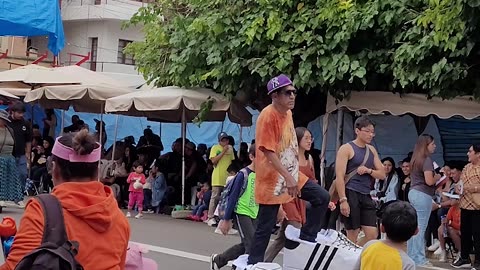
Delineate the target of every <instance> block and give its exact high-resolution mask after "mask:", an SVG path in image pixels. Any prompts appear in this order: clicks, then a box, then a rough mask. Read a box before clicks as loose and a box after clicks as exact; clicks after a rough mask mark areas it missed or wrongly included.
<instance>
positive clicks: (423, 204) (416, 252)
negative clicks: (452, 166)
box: [407, 189, 432, 265]
mask: <svg viewBox="0 0 480 270" xmlns="http://www.w3.org/2000/svg"><path fill="white" fill-rule="evenodd" d="M408 199H409V200H410V203H411V204H412V206H413V208H415V210H416V211H417V220H418V233H417V234H416V235H414V236H413V237H412V238H410V240H408V242H407V247H408V256H409V257H410V258H412V260H413V261H414V262H415V264H416V265H424V264H426V263H427V262H428V260H427V258H426V257H425V231H426V229H427V226H428V220H429V218H430V213H431V212H432V196H430V195H427V194H425V193H423V192H420V191H418V190H415V189H411V190H410V192H409V193H408Z"/></svg>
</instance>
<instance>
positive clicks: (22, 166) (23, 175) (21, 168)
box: [15, 155, 28, 192]
mask: <svg viewBox="0 0 480 270" xmlns="http://www.w3.org/2000/svg"><path fill="white" fill-rule="evenodd" d="M15 161H16V163H17V170H18V175H19V177H20V184H21V185H22V192H23V190H24V189H25V182H26V180H27V177H28V169H27V157H25V155H23V156H19V157H16V158H15Z"/></svg>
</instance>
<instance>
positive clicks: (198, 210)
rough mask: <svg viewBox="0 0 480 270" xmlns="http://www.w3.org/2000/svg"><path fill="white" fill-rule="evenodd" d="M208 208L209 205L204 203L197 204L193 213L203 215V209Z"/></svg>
mask: <svg viewBox="0 0 480 270" xmlns="http://www.w3.org/2000/svg"><path fill="white" fill-rule="evenodd" d="M205 210H208V205H206V204H204V203H202V204H197V206H195V207H194V208H193V211H192V215H194V216H198V217H202V216H203V211H205Z"/></svg>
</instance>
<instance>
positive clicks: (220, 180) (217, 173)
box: [210, 144, 235, 187]
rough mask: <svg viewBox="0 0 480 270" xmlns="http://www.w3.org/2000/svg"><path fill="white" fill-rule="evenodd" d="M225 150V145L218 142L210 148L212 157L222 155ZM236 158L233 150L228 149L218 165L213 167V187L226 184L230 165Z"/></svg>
mask: <svg viewBox="0 0 480 270" xmlns="http://www.w3.org/2000/svg"><path fill="white" fill-rule="evenodd" d="M222 151H223V146H221V145H219V144H217V145H214V146H213V147H212V150H210V159H212V158H214V157H216V156H218V155H220V154H221V153H222ZM234 159H235V156H234V154H233V151H232V150H229V151H227V152H226V153H225V154H224V155H223V157H222V158H221V159H220V160H219V161H218V163H217V165H216V166H215V167H214V169H213V173H212V187H219V186H222V187H223V186H225V183H226V181H227V177H228V172H227V169H228V166H230V164H232V160H234Z"/></svg>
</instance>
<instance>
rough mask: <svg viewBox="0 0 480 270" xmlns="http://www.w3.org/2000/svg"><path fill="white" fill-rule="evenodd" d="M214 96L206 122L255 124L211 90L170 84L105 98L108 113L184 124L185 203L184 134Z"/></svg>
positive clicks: (184, 134) (183, 146)
mask: <svg viewBox="0 0 480 270" xmlns="http://www.w3.org/2000/svg"><path fill="white" fill-rule="evenodd" d="M209 99H213V104H212V106H211V108H210V112H209V113H208V114H207V115H205V119H204V120H205V121H223V120H224V119H225V116H226V115H227V114H228V116H229V119H230V121H232V122H234V123H238V124H240V125H243V126H249V125H251V124H252V114H251V113H250V112H248V110H247V109H246V108H245V107H243V106H241V105H240V104H237V103H235V102H231V101H229V100H228V99H227V98H226V97H224V96H222V95H220V94H218V93H215V92H214V91H212V90H210V89H202V88H195V89H185V88H180V87H177V86H167V87H161V88H156V89H145V90H139V91H136V92H133V93H130V94H126V95H122V96H118V97H114V98H110V99H108V100H107V101H106V104H105V111H106V112H107V113H114V114H123V115H130V116H141V117H147V118H149V119H151V120H156V121H166V122H176V123H178V122H180V123H182V205H183V204H185V137H186V127H187V122H191V121H192V120H193V119H194V118H195V117H196V116H197V114H198V113H199V112H200V110H201V108H202V104H203V102H205V101H207V100H209Z"/></svg>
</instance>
